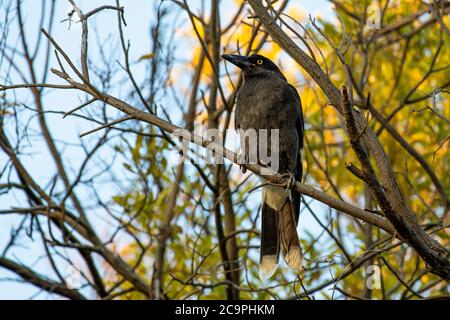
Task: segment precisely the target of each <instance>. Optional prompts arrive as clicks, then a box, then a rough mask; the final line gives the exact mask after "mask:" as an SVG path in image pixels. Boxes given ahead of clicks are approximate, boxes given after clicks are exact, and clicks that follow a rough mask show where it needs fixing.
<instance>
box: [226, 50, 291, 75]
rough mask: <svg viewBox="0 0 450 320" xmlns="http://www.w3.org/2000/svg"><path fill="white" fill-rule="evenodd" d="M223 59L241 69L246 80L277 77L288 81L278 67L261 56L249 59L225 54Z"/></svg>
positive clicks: (252, 56)
mask: <svg viewBox="0 0 450 320" xmlns="http://www.w3.org/2000/svg"><path fill="white" fill-rule="evenodd" d="M222 58H224V59H225V60H227V61H229V62H231V63H232V64H234V65H235V66H237V67H238V68H240V69H241V70H242V72H243V73H244V77H245V78H250V77H264V76H274V75H276V76H278V77H281V78H282V79H284V80H286V78H285V77H284V75H283V74H282V73H281V71H280V69H279V68H278V67H277V65H276V64H275V63H273V62H272V61H271V60H270V59H268V58H266V57H264V56H262V55H260V54H253V55H251V56H248V57H246V56H240V55H236V54H224V55H222Z"/></svg>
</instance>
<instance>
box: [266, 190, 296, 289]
mask: <svg viewBox="0 0 450 320" xmlns="http://www.w3.org/2000/svg"><path fill="white" fill-rule="evenodd" d="M289 195H290V191H289V190H286V189H284V188H280V187H276V186H267V187H264V189H263V207H262V227H261V258H260V264H259V277H260V278H261V280H266V279H268V278H270V277H271V276H272V275H273V274H274V273H275V271H276V270H277V267H278V259H279V255H280V248H281V251H282V253H283V256H284V260H285V261H286V263H287V265H288V266H289V267H291V268H293V269H295V270H296V271H297V272H298V271H300V269H301V266H302V252H301V247H300V242H299V240H298V235H297V228H296V226H297V215H296V213H295V212H296V209H298V208H297V206H298V204H297V203H296V200H297V199H295V198H294V199H293V200H294V202H295V204H293V203H292V200H291V197H290V196H289Z"/></svg>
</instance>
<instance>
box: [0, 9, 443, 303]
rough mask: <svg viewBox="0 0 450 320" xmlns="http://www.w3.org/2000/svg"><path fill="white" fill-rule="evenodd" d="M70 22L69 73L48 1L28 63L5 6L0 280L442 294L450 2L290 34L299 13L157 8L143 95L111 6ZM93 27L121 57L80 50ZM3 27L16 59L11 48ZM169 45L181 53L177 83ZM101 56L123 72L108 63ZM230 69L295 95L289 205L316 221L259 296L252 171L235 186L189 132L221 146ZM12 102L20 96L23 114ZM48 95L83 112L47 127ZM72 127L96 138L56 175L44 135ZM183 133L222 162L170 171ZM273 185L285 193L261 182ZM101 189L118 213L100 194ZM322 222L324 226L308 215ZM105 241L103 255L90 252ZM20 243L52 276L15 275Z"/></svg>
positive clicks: (87, 292) (94, 288)
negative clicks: (37, 156)
mask: <svg viewBox="0 0 450 320" xmlns="http://www.w3.org/2000/svg"><path fill="white" fill-rule="evenodd" d="M69 2H70V3H71V5H72V6H73V7H71V10H69V17H68V19H69V20H68V22H72V24H78V25H81V32H80V33H81V34H80V35H81V41H80V42H79V43H80V47H81V53H77V52H68V51H66V49H65V48H64V47H63V46H62V45H61V44H60V41H59V39H57V38H56V37H55V38H54V37H53V36H52V28H53V26H54V19H55V14H54V12H55V6H56V2H55V1H43V2H42V5H43V7H42V10H41V11H42V12H41V13H42V19H41V22H40V24H41V27H42V30H41V32H40V33H39V36H38V41H37V42H36V43H37V45H35V46H34V47H33V46H32V45H31V43H30V40H29V39H30V37H31V35H29V34H28V33H29V31H28V30H29V28H27V26H26V23H27V22H26V21H25V20H24V15H23V10H24V5H23V4H22V3H21V1H20V0H17V1H4V2H3V10H4V18H3V19H2V21H3V24H4V25H5V28H4V30H5V36H4V37H3V39H4V40H3V41H2V42H1V43H0V50H1V51H0V52H1V61H0V69H1V70H2V79H1V80H0V83H2V85H1V87H0V91H2V92H4V95H3V96H2V107H1V109H0V117H1V118H0V123H1V126H0V148H1V150H2V152H3V154H4V155H5V156H6V157H5V159H6V160H5V161H4V162H2V163H1V164H2V165H3V168H2V171H1V179H2V180H1V184H0V189H1V190H2V194H3V196H5V197H8V199H11V196H12V195H14V196H15V199H14V204H12V205H10V206H8V207H5V208H1V209H0V214H1V215H13V216H14V217H16V218H17V219H21V220H18V221H20V222H18V225H17V227H16V228H15V229H13V230H12V232H11V237H10V240H9V241H8V242H7V243H6V244H5V249H4V250H3V254H2V256H1V257H0V266H1V267H3V268H5V269H7V270H10V271H12V272H13V273H15V274H16V275H17V276H18V277H20V278H22V279H23V280H25V281H26V282H28V283H31V284H33V285H35V286H37V287H39V288H41V289H43V290H46V291H48V292H52V293H55V294H58V295H61V296H64V297H67V298H70V299H85V298H92V297H99V298H102V299H119V298H150V299H165V298H168V299H187V298H228V299H238V298H270V297H272V298H301V299H310V298H312V297H317V298H321V297H325V298H331V299H335V298H350V299H355V298H356V299H367V298H385V299H400V298H402V299H411V298H424V297H437V296H442V295H446V294H448V292H447V290H448V289H447V287H446V282H448V280H449V279H450V262H449V259H448V258H449V251H448V248H447V247H448V211H449V209H450V202H449V199H448V190H449V187H450V186H449V184H450V181H447V180H448V179H444V177H445V176H446V173H447V172H448V171H449V161H448V157H447V154H446V152H447V150H448V139H449V138H448V124H449V120H448V117H449V115H448V112H449V108H445V106H448V105H449V100H448V86H449V85H450V83H449V82H448V77H447V76H446V74H447V73H448V68H449V61H448V59H449V58H448V57H449V54H448V53H449V52H448V51H449V50H450V47H449V46H448V41H449V35H450V32H449V29H448V27H447V25H448V23H449V21H448V17H446V14H447V13H448V11H449V10H450V2H448V1H434V2H431V3H428V4H427V3H425V2H412V3H409V2H407V1H406V0H405V1H399V2H396V3H390V2H389V1H380V2H377V4H373V5H371V6H369V4H368V3H366V4H365V5H363V4H362V3H360V2H358V1H345V2H344V1H334V0H333V1H330V2H331V3H333V5H334V7H335V8H336V14H335V16H336V21H330V20H327V19H319V18H312V17H310V18H309V19H306V18H303V19H302V17H301V13H299V11H298V10H299V5H298V3H295V2H294V1H292V3H290V2H289V1H276V2H274V3H271V4H267V3H263V2H262V1H260V0H249V1H248V4H246V3H243V4H241V3H238V4H236V5H235V6H234V9H235V12H234V13H233V14H231V15H228V14H226V15H225V14H224V13H223V12H222V11H221V10H220V5H219V2H218V1H217V0H212V1H210V2H209V3H207V4H206V3H205V2H203V4H204V6H201V7H200V8H195V7H194V6H193V4H190V3H188V2H186V1H175V0H174V1H171V2H169V3H167V2H161V3H157V5H156V6H155V9H154V12H155V19H154V21H155V22H154V23H153V25H152V28H151V44H152V47H151V51H150V52H149V53H146V54H144V55H142V56H141V58H140V59H138V60H139V61H138V63H139V66H140V67H141V66H142V65H145V66H146V75H145V76H144V77H143V78H142V79H141V78H140V77H138V76H137V75H136V73H137V68H136V65H135V63H134V62H135V60H133V58H132V57H134V56H135V54H133V51H132V50H133V47H132V45H131V44H130V43H129V42H128V40H127V37H126V28H127V25H126V16H127V15H126V12H127V8H126V7H123V6H122V5H121V4H120V3H119V1H116V3H115V4H114V5H109V4H108V5H103V6H100V7H97V8H93V9H91V10H90V11H86V12H82V11H81V9H80V8H79V7H78V6H77V4H76V3H75V2H74V1H69ZM47 4H50V7H49V8H47V7H46V5H47ZM227 4H229V3H227ZM99 15H105V16H106V15H107V17H109V19H111V20H109V21H108V23H109V25H113V22H114V24H115V30H117V36H116V37H113V38H110V39H107V40H102V39H98V37H95V38H94V37H93V34H94V33H92V30H94V31H96V25H95V24H94V22H95V20H94V19H95V17H96V16H99ZM12 16H14V19H13V20H15V21H16V23H17V26H18V38H19V42H18V43H16V42H14V39H11V38H12V37H8V36H7V35H8V34H7V30H8V28H6V26H8V25H9V21H10V20H11V19H12V18H11V17H12ZM180 16H183V17H184V18H185V19H186V21H185V23H179V22H178V18H179V17H180ZM128 19H129V18H128ZM77 20H79V22H78V23H77ZM45 22H46V24H45ZM168 30H170V31H173V32H168ZM94 39H96V40H97V43H93V41H94ZM181 41H186V42H188V43H190V44H192V45H191V47H190V48H191V50H192V51H191V52H190V55H191V56H188V55H186V54H184V55H183V56H182V57H183V58H184V60H183V61H182V62H181V63H178V59H179V56H177V53H178V51H177V48H176V44H177V43H178V42H181ZM107 43H113V44H114V46H116V47H119V48H120V49H121V50H120V55H118V53H117V52H118V51H117V50H110V52H105V50H103V47H104V46H105V44H107ZM94 47H98V49H96V51H94V52H95V53H92V51H93V49H92V48H94ZM183 50H184V49H183ZM236 50H237V51H240V52H241V53H242V54H250V53H253V52H261V53H263V54H265V55H267V56H268V57H270V58H272V59H275V60H278V63H279V65H280V66H281V67H282V68H283V72H284V73H285V74H286V75H287V77H288V79H289V81H290V82H291V83H293V84H295V85H296V87H297V88H298V90H299V92H300V95H301V97H302V101H303V105H304V109H305V110H304V112H305V119H306V159H305V164H304V165H305V168H306V172H307V174H306V178H305V181H304V184H303V183H302V182H300V181H298V182H296V183H295V185H294V186H293V187H294V188H295V189H296V190H297V191H298V192H300V193H301V194H302V195H303V200H302V208H303V209H302V214H301V218H300V220H301V221H302V219H306V217H311V218H312V219H313V220H314V221H315V222H316V223H317V225H318V226H319V227H320V228H321V229H322V231H321V232H319V233H315V232H310V233H306V234H302V233H301V234H300V237H301V239H302V243H303V246H304V248H305V255H306V265H305V270H304V271H303V272H302V274H301V275H300V276H299V277H297V276H296V275H293V274H291V273H289V272H287V270H286V271H285V272H278V273H277V276H276V278H275V279H274V280H273V282H271V283H270V284H269V285H267V284H261V283H260V282H259V280H258V279H257V263H258V257H257V256H256V255H255V252H256V251H254V248H255V244H256V243H258V242H257V239H258V231H257V230H258V228H259V223H258V208H257V205H256V204H255V201H254V200H253V199H254V197H255V194H256V193H257V191H256V190H258V188H259V185H258V183H257V179H256V177H255V174H258V173H259V172H260V169H261V168H260V167H259V166H258V165H249V166H248V169H249V171H250V172H253V173H255V174H248V175H246V176H242V175H241V174H239V167H238V166H236V165H235V163H236V162H237V155H236V153H234V152H232V151H230V150H228V149H226V148H225V142H221V141H217V140H214V141H213V140H212V139H211V138H209V139H200V137H199V132H198V128H199V127H200V126H203V127H204V128H207V129H217V130H220V132H223V134H222V136H223V137H226V135H225V131H226V130H227V129H228V128H231V127H232V126H233V125H232V123H233V121H232V118H233V105H234V99H235V95H236V92H237V89H238V88H239V85H240V83H241V82H242V78H241V76H240V74H239V73H237V72H236V73H232V72H231V70H228V69H227V68H226V67H225V66H224V64H223V63H222V61H221V60H220V55H221V53H222V52H224V51H225V52H233V51H236ZM183 52H184V53H185V51H183ZM76 55H79V57H78V58H76ZM94 56H95V57H97V56H98V57H99V58H98V60H99V61H101V63H97V62H94ZM95 60H97V59H96V58H95ZM186 61H188V62H186ZM189 61H191V62H189ZM42 62H44V63H42ZM24 66H25V67H26V68H24ZM298 66H300V67H301V68H298ZM302 71H304V72H302ZM3 75H4V76H3ZM50 79H51V80H50ZM186 79H187V80H186ZM124 83H125V84H127V85H128V87H127V89H126V92H123V90H120V89H121V88H122V86H124ZM186 83H187V84H186ZM18 90H28V92H29V93H30V95H29V96H28V97H27V98H26V99H25V98H23V97H22V96H20V97H19V96H18V95H16V92H17V91H18ZM56 92H58V93H59V92H61V94H64V95H67V96H69V95H75V96H76V97H78V98H79V99H81V102H80V105H79V106H78V107H76V108H74V109H70V106H61V109H62V110H58V111H56V110H51V109H50V108H49V107H48V106H47V105H46V101H47V99H46V97H47V95H52V94H55V93H56ZM30 99H31V100H30ZM30 101H31V102H30ZM177 112H178V113H179V114H180V115H181V114H182V117H179V116H177V115H176V113H177ZM54 114H58V115H64V117H65V118H66V119H65V120H63V119H61V117H54ZM35 117H36V118H37V120H38V121H37V122H36V123H33V122H32V119H33V118H35ZM73 117H76V119H77V121H79V123H82V124H87V123H93V124H95V125H96V127H94V128H93V129H92V127H91V129H90V130H88V131H86V132H85V133H81V138H80V140H79V143H78V146H77V147H76V148H79V150H78V151H77V153H76V158H77V159H76V161H75V160H73V159H72V158H71V157H68V156H67V155H64V149H65V148H71V145H70V144H69V143H67V142H64V141H60V140H61V139H59V138H58V137H55V136H54V135H52V126H53V125H54V122H55V121H58V122H63V121H70V120H68V119H70V118H73ZM50 119H51V120H50ZM28 122H29V123H30V124H28ZM182 128H184V129H185V130H187V132H191V133H192V134H191V135H190V137H189V139H190V140H191V142H192V144H190V145H189V148H196V147H195V146H196V145H197V146H198V147H199V148H197V151H198V152H204V150H205V149H209V150H211V149H213V150H215V151H218V152H219V153H220V154H221V155H223V156H224V157H225V158H226V159H228V161H226V162H225V163H223V164H222V163H208V162H207V161H204V160H203V161H195V159H191V161H189V160H187V161H184V162H178V163H177V162H176V161H174V158H175V154H176V153H177V152H179V146H180V143H179V141H178V139H177V135H176V134H177V133H180V132H181V131H180V129H182ZM196 130H197V131H196ZM185 132H186V131H185ZM29 141H31V142H34V141H36V142H35V143H43V144H45V146H46V147H47V151H48V154H49V156H50V159H51V160H52V163H53V164H54V172H52V174H51V175H49V177H51V178H48V177H47V178H42V176H39V174H37V172H36V169H35V168H33V165H32V164H28V165H27V163H26V161H27V159H28V158H29V156H28V154H29V153H30V152H36V151H38V149H39V148H38V147H37V146H35V145H33V144H31V143H29ZM200 147H201V148H200ZM74 148H75V147H74ZM80 150H81V151H80ZM81 157H82V158H81ZM342 160H344V161H342ZM75 168H76V169H75ZM269 181H270V182H271V183H276V184H282V185H287V184H288V183H287V181H286V179H285V177H283V176H280V175H278V174H276V173H274V174H273V175H272V176H270V177H269ZM102 185H108V186H109V188H110V189H112V188H114V190H115V191H114V194H111V192H109V193H106V194H105V193H104V192H103V193H102V188H101V186H102ZM318 202H320V203H323V204H325V205H326V206H327V208H329V209H327V210H325V211H324V212H317V207H318ZM100 221H104V222H102V223H100ZM105 224H107V226H108V228H107V235H106V236H105V235H100V234H101V229H100V226H103V225H105ZM300 224H301V222H300ZM26 237H29V238H30V239H31V240H30V241H31V242H32V243H37V242H40V243H41V248H42V249H41V250H42V252H43V253H44V258H45V259H46V260H47V262H48V264H49V266H50V267H51V270H52V274H51V275H48V274H44V273H40V272H39V271H38V270H36V269H35V268H33V266H32V265H29V266H26V265H25V264H24V263H22V262H20V261H17V259H15V258H14V250H18V247H19V246H20V245H21V244H23V241H24V240H23V239H24V238H26ZM118 247H120V248H118ZM68 266H72V267H75V270H76V272H75V273H77V274H78V275H79V276H80V279H79V285H78V286H74V285H73V283H71V282H70V281H67V267H68ZM71 270H72V269H71ZM329 289H332V290H331V291H330V290H329ZM319 294H320V295H319Z"/></svg>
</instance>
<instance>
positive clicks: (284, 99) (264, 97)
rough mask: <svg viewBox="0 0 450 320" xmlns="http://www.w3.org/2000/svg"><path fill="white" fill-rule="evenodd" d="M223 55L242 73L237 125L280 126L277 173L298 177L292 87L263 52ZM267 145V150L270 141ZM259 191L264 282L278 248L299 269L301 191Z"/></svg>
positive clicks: (299, 120) (299, 144) (300, 127)
mask: <svg viewBox="0 0 450 320" xmlns="http://www.w3.org/2000/svg"><path fill="white" fill-rule="evenodd" d="M222 58H224V59H225V60H227V61H229V62H231V63H233V64H234V65H236V66H237V67H239V68H240V69H241V70H242V72H243V75H244V83H243V84H242V86H241V88H240V89H239V92H238V94H237V98H236V112H235V119H236V128H237V129H242V130H243V131H245V130H248V129H255V130H256V131H258V130H259V129H267V130H268V131H270V130H271V129H279V150H278V157H279V164H278V168H279V169H278V172H279V173H280V174H285V175H289V176H290V177H292V178H295V179H296V180H298V181H300V180H301V177H302V158H301V157H302V154H301V153H302V149H303V134H304V124H303V114H302V106H301V100H300V96H299V94H298V93H297V90H296V89H295V88H294V87H293V86H292V85H290V84H289V83H288V82H287V80H286V77H285V76H284V75H283V74H282V73H281V71H280V69H279V68H278V67H277V66H276V65H275V64H274V63H273V62H272V61H271V60H269V59H268V58H266V57H264V56H262V55H257V54H255V55H251V56H249V57H246V56H239V55H232V54H224V55H222ZM258 141H259V140H258ZM244 143H245V141H244ZM258 144H259V142H258ZM266 145H267V147H268V148H269V149H270V142H268V143H267V144H266ZM241 148H242V137H241ZM244 150H245V151H244V152H246V151H247V150H248V148H244ZM246 156H247V155H246ZM262 194H263V205H262V226H261V257H260V265H259V276H260V278H261V279H262V280H266V279H268V278H270V277H271V276H272V275H273V274H274V273H275V271H276V269H277V267H278V260H279V255H280V247H281V251H282V253H283V256H284V259H285V261H286V263H287V264H288V265H289V266H290V267H291V268H294V269H295V270H296V271H297V272H298V271H300V269H301V266H302V251H301V247H300V242H299V239H298V235H297V224H298V219H299V214H300V194H298V193H297V192H293V191H291V190H289V189H287V188H284V187H278V186H273V185H267V186H265V187H263V192H262Z"/></svg>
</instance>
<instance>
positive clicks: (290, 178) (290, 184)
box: [282, 173, 295, 190]
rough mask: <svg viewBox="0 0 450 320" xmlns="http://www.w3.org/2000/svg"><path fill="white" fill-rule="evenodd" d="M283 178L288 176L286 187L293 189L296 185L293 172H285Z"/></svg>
mask: <svg viewBox="0 0 450 320" xmlns="http://www.w3.org/2000/svg"><path fill="white" fill-rule="evenodd" d="M282 177H283V179H284V178H287V179H288V181H287V184H286V189H287V190H289V189H292V188H293V187H294V185H295V176H294V175H293V174H292V173H285V174H283V175H282Z"/></svg>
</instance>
